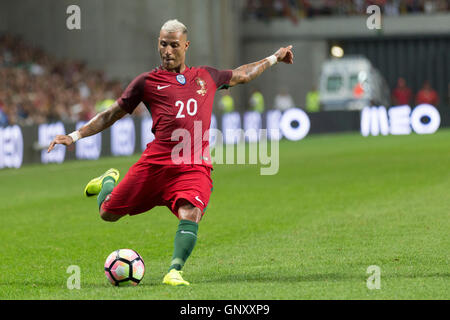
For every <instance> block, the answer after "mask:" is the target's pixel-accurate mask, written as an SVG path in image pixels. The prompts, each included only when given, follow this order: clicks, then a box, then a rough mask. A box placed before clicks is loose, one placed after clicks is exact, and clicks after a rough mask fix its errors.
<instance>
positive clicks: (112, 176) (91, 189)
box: [84, 168, 123, 221]
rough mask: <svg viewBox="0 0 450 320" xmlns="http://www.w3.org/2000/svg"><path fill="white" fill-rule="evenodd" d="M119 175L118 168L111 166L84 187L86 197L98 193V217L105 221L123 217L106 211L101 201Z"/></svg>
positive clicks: (112, 187)
mask: <svg viewBox="0 0 450 320" xmlns="http://www.w3.org/2000/svg"><path fill="white" fill-rule="evenodd" d="M119 177H120V173H119V170H117V169H114V168H111V169H109V170H107V171H106V172H105V173H104V174H102V175H101V176H99V177H96V178H94V179H92V180H91V181H89V182H88V184H87V185H86V187H85V188H84V194H85V195H86V196H87V197H92V196H95V195H98V196H97V203H98V207H99V211H100V217H101V218H102V219H103V220H105V221H117V220H119V219H120V218H121V217H123V215H117V214H112V213H109V212H106V211H105V210H103V208H102V204H103V202H104V201H105V199H106V198H107V197H108V196H109V195H110V194H111V192H112V191H113V190H114V188H115V186H116V184H117V182H118V180H119Z"/></svg>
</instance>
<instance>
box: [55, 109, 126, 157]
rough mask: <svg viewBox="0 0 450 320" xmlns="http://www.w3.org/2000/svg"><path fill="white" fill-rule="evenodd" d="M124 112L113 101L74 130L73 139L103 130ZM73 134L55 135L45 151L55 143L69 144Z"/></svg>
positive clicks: (124, 113)
mask: <svg viewBox="0 0 450 320" xmlns="http://www.w3.org/2000/svg"><path fill="white" fill-rule="evenodd" d="M126 114H127V113H126V111H124V110H123V109H122V108H121V107H119V104H118V103H117V102H114V104H113V105H112V106H111V107H109V108H108V109H107V110H105V111H103V112H100V113H99V114H97V115H96V116H95V117H94V118H92V119H91V120H90V121H89V122H88V123H87V124H85V125H84V126H83V127H81V128H80V129H78V131H75V134H76V135H78V136H77V137H75V141H76V140H78V139H81V138H85V137H89V136H92V135H94V134H97V133H99V132H101V131H103V130H105V129H106V128H109V127H110V126H111V125H112V124H113V123H114V122H116V121H117V120H119V119H121V118H122V117H123V116H124V115H126ZM73 134H74V133H71V134H70V135H57V136H56V137H55V139H54V140H53V141H52V143H50V146H49V147H48V150H47V152H50V151H52V150H53V148H54V147H55V145H57V144H63V145H65V146H70V145H71V144H72V143H74V142H75V141H74V136H72V135H73Z"/></svg>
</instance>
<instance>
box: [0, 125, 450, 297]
mask: <svg viewBox="0 0 450 320" xmlns="http://www.w3.org/2000/svg"><path fill="white" fill-rule="evenodd" d="M137 159H138V156H134V157H131V158H106V159H102V160H100V161H76V162H69V163H65V164H62V165H46V166H43V165H32V166H26V167H23V168H21V169H19V170H10V169H8V170H1V171H0V239H1V244H2V245H1V259H0V299H449V298H450V292H449V288H450V283H449V275H450V273H449V252H450V243H449V230H450V224H449V221H450V219H449V218H450V215H449V213H450V191H449V190H450V131H449V130H440V131H439V132H438V133H437V134H434V135H424V136H419V135H415V134H413V135H410V136H386V137H384V136H383V137H381V136H380V137H367V138H364V137H362V136H360V135H359V134H357V133H354V134H340V135H316V136H310V137H307V138H306V139H304V140H302V141H299V142H288V141H282V142H281V144H280V170H279V173H278V174H277V175H274V176H261V175H260V174H259V169H260V167H259V166H257V165H217V166H216V167H215V170H214V172H213V180H214V191H213V193H212V196H211V201H210V204H209V207H208V210H207V213H206V215H205V217H204V219H203V221H202V222H201V223H200V227H199V238H198V241H197V246H196V248H195V249H194V252H193V254H192V255H191V257H190V258H189V260H188V262H187V263H186V266H185V268H184V271H185V274H184V275H185V278H186V280H188V281H190V282H191V286H190V287H182V288H180V287H168V286H165V285H163V284H161V281H162V278H163V276H164V274H165V272H166V271H167V267H168V264H169V262H170V259H171V255H172V244H173V238H174V234H175V231H176V229H177V225H178V221H177V219H176V218H175V216H173V215H172V214H171V213H170V212H169V210H168V209H167V208H164V207H159V208H156V209H154V210H152V211H151V212H147V213H145V214H141V215H138V216H135V217H125V218H123V219H122V220H121V221H119V222H117V223H107V222H104V221H102V220H101V219H100V218H99V216H98V211H97V202H96V200H95V198H92V199H87V198H84V197H83V194H82V192H83V188H84V186H85V184H86V182H87V181H89V179H91V178H92V177H94V176H97V175H99V174H101V173H103V172H104V171H105V170H106V169H108V168H110V167H116V168H118V169H119V170H121V174H122V176H123V175H124V174H125V173H126V171H127V170H128V168H129V167H130V166H131V165H132V164H133V163H134V162H135V161H136V160H137ZM119 248H132V249H134V250H136V251H137V252H139V253H140V254H141V255H142V257H143V258H144V260H145V264H146V274H145V277H144V279H143V281H142V282H141V284H140V285H139V286H138V287H130V288H128V287H127V288H117V287H113V286H111V285H110V284H109V283H108V282H107V279H106V277H105V275H104V272H103V263H104V260H105V259H106V257H107V256H108V254H109V253H110V252H112V251H113V250H115V249H119ZM70 265H78V266H79V267H80V270H81V289H80V290H77V289H74V290H69V289H68V288H67V286H66V282H67V279H68V277H69V276H70V274H68V273H67V272H66V271H67V268H68V267H69V266H70ZM371 265H377V266H379V267H380V270H381V276H380V281H381V282H380V283H381V288H380V289H378V290H369V289H368V287H367V285H366V281H367V278H368V277H369V276H370V274H367V273H366V271H367V268H368V267H369V266H371Z"/></svg>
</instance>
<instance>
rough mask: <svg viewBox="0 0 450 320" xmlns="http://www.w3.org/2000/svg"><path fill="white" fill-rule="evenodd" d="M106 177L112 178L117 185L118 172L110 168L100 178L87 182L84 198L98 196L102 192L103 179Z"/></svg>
mask: <svg viewBox="0 0 450 320" xmlns="http://www.w3.org/2000/svg"><path fill="white" fill-rule="evenodd" d="M106 177H111V178H113V179H114V181H115V182H116V183H117V181H119V177H120V173H119V170H117V169H114V168H111V169H109V170H107V171H106V172H105V173H104V174H102V175H101V176H100V177H97V178H94V179H92V180H91V181H89V182H88V184H87V185H86V187H85V188H84V195H85V196H86V197H92V196H96V195H98V194H99V193H100V191H101V190H102V183H103V179H105V178H106Z"/></svg>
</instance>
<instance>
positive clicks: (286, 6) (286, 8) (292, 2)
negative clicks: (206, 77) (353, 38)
mask: <svg viewBox="0 0 450 320" xmlns="http://www.w3.org/2000/svg"><path fill="white" fill-rule="evenodd" d="M370 5H378V6H379V7H380V8H381V11H382V13H383V14H385V15H389V16H397V15H404V14H415V13H426V14H432V13H436V12H443V11H444V12H445V11H449V10H450V0H247V2H246V5H245V9H244V19H257V20H263V21H267V22H268V21H270V20H271V19H272V18H276V17H286V18H289V19H291V20H292V21H293V22H294V23H297V22H298V21H299V20H300V19H303V18H311V17H316V16H332V15H334V16H342V15H365V14H366V9H367V7H368V6H370Z"/></svg>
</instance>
